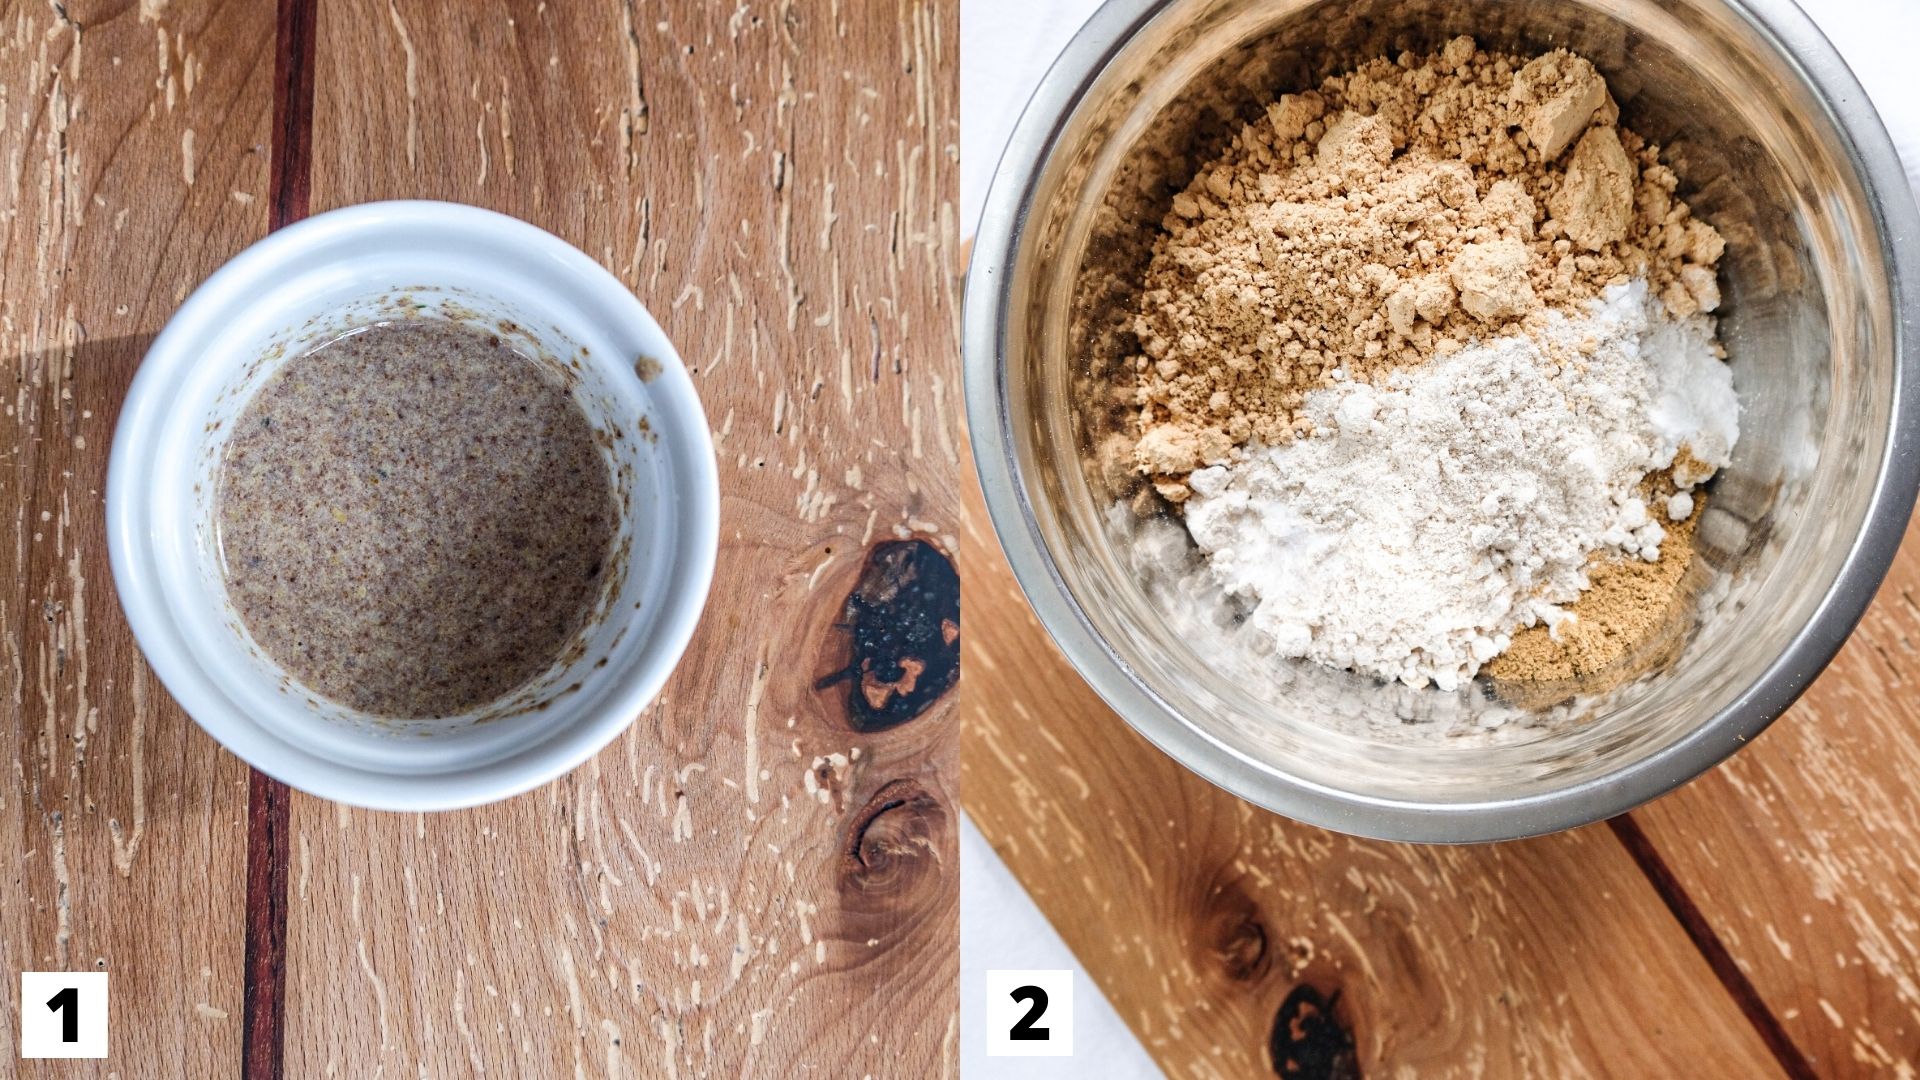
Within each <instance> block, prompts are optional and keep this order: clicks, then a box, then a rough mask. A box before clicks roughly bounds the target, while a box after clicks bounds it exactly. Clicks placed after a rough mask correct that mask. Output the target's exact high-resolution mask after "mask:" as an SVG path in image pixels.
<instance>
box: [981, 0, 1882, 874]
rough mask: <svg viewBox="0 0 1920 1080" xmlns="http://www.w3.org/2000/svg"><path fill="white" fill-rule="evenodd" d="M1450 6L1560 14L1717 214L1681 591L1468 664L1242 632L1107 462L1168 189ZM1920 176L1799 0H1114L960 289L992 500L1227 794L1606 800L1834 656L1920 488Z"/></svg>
mask: <svg viewBox="0 0 1920 1080" xmlns="http://www.w3.org/2000/svg"><path fill="white" fill-rule="evenodd" d="M1461 33H1468V34H1472V35H1473V36H1474V37H1476V38H1477V39H1478V41H1479V42H1480V44H1481V45H1482V47H1484V48H1490V49H1504V50H1508V51H1513V52H1518V53H1524V54H1533V53H1538V52H1541V51H1544V50H1547V49H1550V48H1554V47H1560V46H1564V47H1567V48H1571V49H1573V50H1575V51H1577V52H1579V53H1580V54H1582V55H1584V56H1586V57H1588V58H1589V59H1590V60H1592V61H1593V62H1594V63H1595V65H1596V66H1598V67H1599V68H1600V69H1601V71H1602V72H1603V73H1604V74H1605V75H1606V77H1607V79H1608V83H1609V85H1610V87H1611V89H1612V91H1613V94H1614V96H1615V98H1616V99H1617V100H1618V102H1619V104H1620V106H1621V112H1622V123H1624V124H1625V125H1627V126H1630V127H1632V128H1634V129H1635V130H1637V131H1639V132H1640V133H1641V134H1643V135H1645V136H1647V137H1648V138H1650V139H1653V140H1655V141H1657V142H1658V143H1660V144H1661V146H1662V147H1663V153H1664V156H1665V158H1666V159H1667V160H1668V162H1669V163H1670V164H1672V165H1673V167H1674V168H1675V170H1676V171H1677V172H1678V173H1679V175H1680V177H1681V180H1682V189H1681V194H1682V195H1683V196H1684V197H1685V198H1687V199H1688V200H1689V201H1690V203H1691V204H1692V206H1693V207H1694V210H1695V212H1696V213H1697V214H1698V215H1699V216H1702V217H1704V218H1705V219H1706V220H1708V221H1710V222H1712V223H1713V224H1714V225H1716V226H1717V227H1718V228H1719V229H1720V230H1721V232H1722V233H1723V234H1724V235H1725V236H1726V238H1727V240H1728V249H1727V255H1726V258H1725V261H1724V262H1723V264H1722V265H1723V269H1722V275H1721V279H1722V280H1721V284H1722V288H1723V290H1724V293H1725V298H1726V299H1725V303H1724V305H1723V308H1722V312H1721V315H1722V317H1721V323H1720V333H1721V340H1722V341H1723V343H1724V344H1725V345H1726V347H1727V349H1728V352H1729V356H1730V363H1731V364H1732V366H1733V374H1734V381H1735V386H1736V390H1737V392H1738V394H1739V396H1740V400H1741V406H1742V417H1741V437H1740V442H1739V445H1738V447H1737V448H1736V451H1735V454H1734V461H1733V464H1732V465H1731V466H1730V467H1729V468H1727V469H1726V470H1724V471H1723V472H1722V473H1721V475H1720V476H1719V477H1718V478H1716V480H1715V481H1714V483H1713V486H1712V487H1711V489H1710V492H1711V497H1710V501H1709V504H1708V509H1707V510H1706V511H1705V513H1704V514H1703V520H1702V522H1701V524H1700V527H1699V531H1698V534H1697V543H1698V547H1699V553H1700V556H1701V557H1700V558H1698V559H1696V560H1695V563H1694V566H1693V568H1692V570H1691V571H1690V574H1689V578H1688V580H1687V581H1686V582H1685V584H1684V586H1683V587H1684V589H1685V590H1686V592H1687V594H1688V602H1687V603H1685V604H1682V605H1679V606H1678V608H1677V609H1676V614H1675V616H1674V617H1673V618H1672V619H1670V620H1669V625H1667V626H1665V627H1663V628H1662V630H1661V632H1660V633H1658V634H1657V635H1656V636H1655V640H1653V641H1652V642H1650V643H1649V644H1648V645H1647V646H1646V647H1645V648H1643V649H1641V650H1640V651H1639V652H1638V653H1636V654H1635V655H1633V656H1631V657H1629V658H1627V660H1626V661H1625V662H1623V663H1622V664H1620V665H1618V666H1617V667H1616V669H1614V670H1611V671H1609V672H1607V673H1604V675H1603V676H1600V677H1593V678H1588V679H1584V680H1573V681H1569V682H1567V683H1562V684H1551V685H1548V684H1524V685H1519V684H1507V685H1501V684H1496V683H1492V682H1489V681H1488V680H1484V679H1482V680H1477V681H1476V682H1475V683H1474V684H1472V685H1471V686H1470V687H1468V688H1465V689H1463V690H1461V691H1460V692H1457V693H1453V694H1443V693H1441V692H1439V691H1436V690H1431V689H1426V690H1412V689H1409V688H1406V687H1404V686H1399V685H1397V684H1396V685H1382V684H1379V683H1377V682H1375V681H1373V680H1370V679H1366V678H1363V677H1359V676H1355V675H1352V674H1350V673H1342V672H1335V671H1331V670H1327V669H1325V668H1321V667H1318V666H1315V665H1311V664H1306V663H1281V662H1276V661H1274V660H1273V659H1272V658H1270V657H1263V656H1260V655H1258V654H1257V653H1256V652H1255V651H1254V650H1253V649H1252V648H1251V647H1250V646H1249V645H1247V644H1245V643H1244V642H1243V640H1242V638H1241V636H1240V635H1238V634H1236V633H1235V632H1234V627H1233V625H1232V620H1230V619H1222V618H1220V617H1218V613H1219V612H1220V610H1221V607H1220V605H1219V604H1218V602H1217V601H1216V600H1214V599H1212V598H1208V597H1205V596H1198V595H1196V594H1195V592H1194V591H1193V590H1191V589H1189V588H1186V587H1184V586H1182V585H1181V584H1180V583H1179V582H1177V581H1175V580H1174V579H1173V577H1172V576H1170V575H1169V574H1168V573H1167V572H1166V570H1165V567H1166V565H1167V564H1168V563H1170V562H1178V561H1179V560H1180V559H1181V558H1183V557H1185V556H1184V555H1183V551H1184V549H1183V548H1182V546H1181V545H1182V543H1183V541H1184V534H1183V532H1182V531H1181V530H1180V528H1179V526H1178V525H1177V524H1175V523H1169V522H1167V521H1165V520H1153V519H1142V518H1140V517H1139V516H1137V515H1135V514H1133V513H1131V512H1130V511H1128V510H1127V509H1126V508H1125V505H1124V504H1125V502H1126V500H1127V498H1128V496H1129V494H1130V492H1129V484H1130V483H1132V481H1131V480H1130V479H1129V478H1128V477H1125V476H1123V475H1117V474H1116V472H1115V470H1112V469H1111V468H1108V467H1103V466H1102V465H1101V460H1102V457H1103V455H1102V454H1101V453H1100V452H1099V451H1100V447H1101V443H1102V442H1103V440H1107V439H1111V438H1114V437H1116V415H1117V410H1115V409H1113V408H1112V407H1111V405H1110V402H1111V400H1112V394H1111V392H1110V390H1109V389H1108V387H1109V386H1110V385H1111V383H1112V381H1113V377H1112V375H1111V374H1110V373H1111V372H1112V370H1113V368H1114V365H1116V364H1117V363H1118V362H1119V361H1121V360H1122V359H1123V358H1125V357H1126V356H1127V355H1129V350H1130V349H1131V342H1130V340H1129V336H1128V332H1127V329H1126V322H1127V320H1126V313H1127V312H1128V310H1129V309H1130V307H1131V305H1132V304H1133V303H1134V301H1135V290H1136V283H1137V282H1138V281H1139V280H1140V278H1141V276H1142V270H1143V268H1144V265H1145V261H1146V259H1147V257H1148V256H1149V254H1150V246H1151V242H1152V237H1153V234H1154V231H1155V230H1156V229H1157V226H1158V222H1159V221H1160V219H1161V217H1162V216H1163V215H1164V213H1165V212H1166V208H1167V205H1168V203H1169V201H1170V200H1171V197H1172V194H1173V193H1174V192H1175V191H1177V190H1179V189H1180V188H1181V187H1182V186H1184V184H1185V183H1186V181H1187V180H1188V179H1189V178H1190V177H1191V175H1192V172H1193V170H1194V168H1195V166H1196V165H1198V164H1201V163H1203V162H1204V161H1206V160H1207V158H1208V156H1209V155H1210V153H1211V152H1212V151H1213V150H1215V149H1216V148H1218V147H1219V146H1221V145H1223V142H1224V140H1225V138H1227V137H1228V136H1229V135H1230V133H1231V132H1232V131H1233V130H1236V129H1237V127H1238V126H1239V124H1241V123H1243V122H1244V121H1245V120H1246V119H1247V118H1249V117H1250V116H1252V115H1254V113H1255V111H1256V110H1257V109H1259V108H1260V107H1261V106H1263V105H1264V104H1265V102H1267V101H1270V100H1272V98H1273V97H1274V96H1276V95H1277V94H1279V93H1281V92H1285V91H1290V90H1296V89H1301V88H1305V87H1309V86H1311V85H1313V84H1315V83H1317V82H1318V81H1319V79H1320V78H1321V77H1323V76H1324V75H1326V74H1329V73H1331V72H1333V71H1337V70H1340V69H1342V68H1345V67H1350V66H1352V65H1353V64H1354V63H1356V62H1358V61H1361V60H1364V59H1367V58H1370V57H1373V56H1379V55H1389V56H1391V55H1395V54H1397V53H1398V52H1400V51H1401V50H1403V49H1412V50H1415V51H1426V50H1429V49H1433V48H1437V47H1438V46H1439V45H1440V44H1442V43H1444V42H1445V41H1446V40H1447V39H1448V38H1449V37H1452V36H1454V35H1456V34H1461ZM1917 234H1920V233H1917V232H1916V223H1915V213H1914V208H1913V202H1912V197H1911V194H1910V192H1909V191H1908V189H1907V187H1906V184H1905V181H1904V178H1903V177H1902V175H1901V173H1900V171H1899V168H1898V165H1897V163H1896V161H1895V159H1894V154H1893V150H1892V148H1891V145H1890V144H1889V143H1888V141H1887V139H1886V136H1885V133H1884V131H1883V130H1882V129H1881V127H1880V125H1879V122H1878V120H1877V118H1876V117H1875V116H1874V114H1873V112H1872V109H1871V107H1870V106H1869V105H1868V104H1867V102H1866V98H1865V96H1864V94H1862V93H1861V92H1860V90H1859V88H1858V86H1857V84H1855V83H1854V81H1853V79H1852V77H1851V75H1850V74H1848V73H1847V71H1846V69H1845V67H1844V66H1843V65H1842V64H1841V62H1840V61H1839V59H1838V58H1837V56H1835V55H1834V53H1833V51H1832V49H1831V47H1830V46H1829V45H1828V44H1827V43H1826V41H1825V40H1824V39H1823V38H1821V37H1820V35H1819V33H1818V32H1817V31H1816V30H1815V29H1814V28H1813V27H1812V25H1811V24H1810V23H1809V22H1808V21H1807V20H1806V18H1805V17H1804V16H1803V15H1802V14H1801V13H1800V12H1799V11H1798V10H1797V9H1795V8H1793V7H1792V5H1791V4H1790V3H1788V2H1786V0H1767V2H1763V3H1757V2H1748V3H1732V2H1728V0H1680V2H1673V0H1659V2H1656V0H1545V2H1527V3H1516V2H1503V0H1163V2H1154V0H1110V2H1109V3H1108V4H1107V5H1106V7H1105V8H1103V9H1102V10H1101V12H1100V13H1099V14H1098V15H1096V17H1095V18H1094V20H1093V21H1092V22H1091V23H1089V25H1088V27H1087V28H1086V29H1085V30H1084V31H1083V32H1082V33H1081V35H1080V36H1079V37H1078V38H1077V39H1076V40H1075V42H1074V43H1073V45H1072V46H1071V47H1070V48H1069V50H1068V51H1067V53H1066V54H1064V55H1063V57H1062V58H1061V60H1060V61H1059V62H1058V63H1057V64H1056V66H1055V67H1054V69H1053V70H1052V71H1051V72H1050V73H1049V75H1048V77H1047V79H1046V81H1045V83H1044V84H1043V86H1042V87H1041V89H1040V91H1039V92H1038V94H1037V95H1036V97H1035V99H1034V101H1033V103H1032V104H1031V105H1030V106H1029V109H1028V112H1027V114H1026V115H1025V116H1024V117H1023V119H1022V121H1021V123H1020V125H1019V127H1018V129H1017V131H1016V134H1015V136H1014V139H1013V142H1012V143H1011V144H1010V147H1009V149H1008V152H1007V155H1006V157H1005V158H1004V159H1003V160H1002V163H1001V166H1000V169H999V172H998V175H997V176H996V178H995V183H994V189H993V192H992V194H991V195H990V197H989V201H988V208H987V214H986V217H985V218H984V219H983V221H982V224H981V230H980V235H979V240H978V241H977V244H976V248H975V254H974V266H973V269H972V271H971V274H970V280H969V286H968V304H967V315H966V320H967V329H966V347H967V363H968V374H967V378H968V386H967V392H968V405H969V411H970V421H971V427H972V432H973V437H974V440H975V450H976V456H977V459H978V461H979V465H980V469H981V476H982V482H983V485H984V486H985V489H986V494H987V500H988V505H989V507H990V509H991V511H992V514H993V518H994V524H995V526H996V529H997V531H998V533H999V535H1000V538H1001V541H1002V543H1003V545H1004V546H1005V548H1006V550H1007V554H1008V556H1009V558H1010V560H1011V561H1012V564H1013V567H1014V570H1015V572H1016V575H1017V576H1018V577H1019V579H1020V581H1021V584H1022V586H1023V588H1024V589H1025V590H1026V591H1027V594H1028V596H1029V599H1030V600H1032V601H1033V603H1034V606H1035V608H1036V610H1037V611H1038V613H1039V615H1040V618H1041V621H1042V622H1043V623H1044V624H1045V625H1046V626H1047V628H1048V630H1049V632H1050V633H1052V634H1053V636H1054V638H1055V640H1056V641H1057V642H1058V643H1059V644H1060V645H1061V647H1062V649H1063V650H1064V651H1065V652H1066V653H1067V655H1068V657H1069V659H1070V660H1071V661H1072V662H1073V663H1074V664H1075V666H1076V667H1077V668H1078V669H1079V670H1080V672H1081V673H1082V674H1083V675H1084V676H1085V677H1086V678H1087V679H1088V680H1089V681H1090V682H1091V683H1092V684H1093V686H1094V687H1095V688H1096V689H1097V690H1098V691H1099V692H1100V693H1101V694H1102V695H1103V696H1104V697H1105V698H1106V699H1107V701H1108V702H1109V703H1110V704H1112V705H1113V706H1114V707H1115V708H1116V710H1117V711H1118V712H1120V714H1121V715H1122V716H1124V717H1125V718H1126V719H1127V720H1128V721H1129V722H1130V723H1132V724H1133V725H1134V726H1135V727H1136V728H1138V729H1139V730H1140V731H1141V732H1142V733H1143V734H1145V735H1146V736H1147V737H1148V738H1149V739H1151V740H1152V741H1154V742H1155V743H1157V744H1158V745H1160V746H1161V747H1162V748H1163V749H1164V750H1166V751H1168V752H1169V753H1171V754H1173V755H1174V756H1175V757H1177V758H1179V759H1180V760H1182V761H1183V762H1184V763H1185V764H1187V765H1188V766H1189V767H1191V768H1193V769H1195V770H1196V771H1197V772H1199V773H1201V774H1202V775H1204V776H1206V777H1208V778H1209V779H1211V780H1213V781H1215V782H1216V783H1220V784H1222V785H1223V786H1226V787H1228V788H1229V789H1231V790H1233V791H1235V792H1236V793H1238V794H1240V795H1242V796H1243V797H1246V798H1249V799H1251V800H1252V801H1254V802H1257V803H1260V804H1262V805H1265V806H1267V807H1269V808H1271V809H1275V810H1278V811H1280V812H1282V813H1286V814H1289V815H1291V816H1294V817H1297V818H1301V819H1304V820H1308V821H1312V822H1315V823H1318V824H1323V825H1327V826H1329V827H1333V828H1338V829H1342V830H1344V831H1349V832H1356V833H1362V834H1366V835H1374V836H1383V837H1391V838H1399V839H1412V840H1435V841H1466V840H1481V839H1497V838H1505V837H1512V836H1520V835H1528V834H1532V833H1538V832H1544V831H1550V830H1553V829H1557V828H1565V827H1569V826H1572V825H1577V824H1581V823H1584V822H1588V821H1592V820H1596V819H1599V818H1601V817H1604V816H1608V815H1611V814H1614V813H1618V812H1620V811H1622V810H1625V809H1627V808H1629V807H1631V806H1633V805H1635V804H1637V803H1639V802H1641V801H1644V800H1645V799H1648V798H1651V797H1653V796H1655V795H1658V794H1660V793H1662V792H1664V791H1666V790H1669V789H1671V788H1672V787H1674V786H1677V785H1678V784H1680V783H1683V782H1684V781H1686V780H1687V779H1689V778H1691V777H1692V776H1694V775H1696V774H1698V773H1699V772H1701V771H1703V770H1704V769H1706V768H1707V767H1709V766H1711V765H1712V764H1713V763H1715V762H1717V761H1719V760H1720V759H1721V758H1723V757H1724V756H1725V755H1727V754H1728V753H1731V752H1732V750H1734V749H1735V748H1737V747H1738V746H1739V745H1741V744H1742V743H1743V742H1744V741H1745V740H1747V739H1749V738H1751V737H1752V736H1753V735H1755V734H1756V733H1758V732H1759V731H1760V730H1761V729H1762V728H1764V727H1765V726H1766V724H1767V723H1768V722H1770V721H1771V720H1772V719H1773V718H1774V717H1776V716H1777V715H1779V713H1780V712H1781V711H1782V710H1784V709H1785V708H1786V706H1787V705H1788V704H1790V703H1791V701H1792V700H1793V699H1794V697H1796V696H1797V695H1798V694H1799V692H1800V691H1801V690H1802V689H1804V687H1805V686H1806V685H1807V684H1808V683H1809V682H1810V681H1811V680H1812V679H1813V677H1814V676H1815V675H1816V674H1817V673H1818V672H1819V671H1820V669H1821V668H1822V667H1823V666H1824V665H1825V663H1826V662H1827V661H1828V660H1829V659H1830V658H1831V657H1832V654H1833V653H1834V651H1836V650H1837V649H1838V647H1839V645H1840V643H1841V642H1842V641H1843V640H1844V639H1845V637H1846V635H1847V633H1848V632H1849V631H1850V630H1851V628H1852V626H1853V624H1854V623H1855V622H1856V621H1857V619H1858V618H1859V615H1860V613H1861V612H1862V611H1863V610H1864V608H1865V606H1866V604H1867V602H1868V601H1869V600H1870V599H1871V597H1872V594H1873V592H1874V590H1875V588H1876V587H1877V585H1878V583H1879V581H1880V578H1881V576H1882V575H1883V574H1884V572H1885V568H1886V565H1887V563H1888V560H1889V559H1890V558H1891V556H1892V553H1893V551H1894V549H1895V547H1896V546H1897V544H1898V541H1899V539H1900V535H1901V532H1902V529H1903V528H1904V525H1905V522H1906V519H1907V515H1908V514H1909V512H1910V511H1911V507H1912V501H1913V495H1914V488H1915V483H1916V472H1917V471H1920V460H1916V449H1915V442H1916V440H1915V436H1914V433H1913V432H1912V431H1910V430H1903V424H1905V426H1906V427H1909V428H1910V427H1911V424H1910V421H1908V420H1905V419H1903V418H1910V417H1912V416H1913V415H1914V411H1915V409H1916V406H1917V405H1920V402H1916V400H1915V398H1916V379H1915V378H1914V374H1915V373H1914V371H1913V366H1914V364H1915V361H1914V360H1913V359H1912V357H1911V356H1910V344H1911V341H1912V339H1913V334H1914V332H1915V327H1914V325H1913V323H1912V321H1911V320H1912V319H1913V317H1914V316H1913V312H1914V310H1915V308H1916V304H1915V299H1916V273H1915V267H1914V266H1913V265H1911V263H1910V261H1908V262H1902V260H1903V259H1905V260H1911V258H1912V256H1909V255H1903V254H1902V253H1900V252H1898V251H1897V250H1896V247H1895V245H1894V243H1893V238H1895V237H1898V236H1908V237H1911V236H1914V235H1917Z"/></svg>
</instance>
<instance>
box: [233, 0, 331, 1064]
mask: <svg viewBox="0 0 1920 1080" xmlns="http://www.w3.org/2000/svg"><path fill="white" fill-rule="evenodd" d="M318 3H319V0H279V3H278V5H277V10H276V12H275V17H274V51H273V129H272V131H271V132H270V138H271V147H270V153H269V158H268V181H267V183H268V190H269V192H270V198H269V200H268V207H267V227H268V228H269V230H272V229H280V228H284V227H285V226H287V225H291V224H292V223H294V222H296V221H299V220H300V219H301V218H304V217H306V216H307V210H308V205H309V196H310V193H311V190H312V177H313V66H314V38H315V23H316V15H317V7H318ZM291 802H292V792H291V791H289V790H288V788H287V786H286V785H285V784H283V783H281V782H280V781H278V780H275V779H273V778H272V777H270V776H267V775H266V774H264V773H262V772H259V771H258V770H254V771H253V772H252V775H251V776H250V777H249V778H248V782H247V910H246V959H245V961H244V962H245V968H244V970H243V973H242V995H243V1010H244V1019H245V1022H244V1025H243V1026H242V1029H241V1036H240V1069H241V1075H242V1077H244V1078H245V1080H280V1078H281V1077H282V1076H284V1075H285V1073H286V1041H285V1031H286V976H287V964H286V960H287V864H288V862H289V861H290V858H291V853H292V852H291V848H292V843H293V840H292V836H291V814H290V813H289V809H290V804H291Z"/></svg>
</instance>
